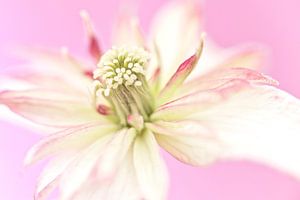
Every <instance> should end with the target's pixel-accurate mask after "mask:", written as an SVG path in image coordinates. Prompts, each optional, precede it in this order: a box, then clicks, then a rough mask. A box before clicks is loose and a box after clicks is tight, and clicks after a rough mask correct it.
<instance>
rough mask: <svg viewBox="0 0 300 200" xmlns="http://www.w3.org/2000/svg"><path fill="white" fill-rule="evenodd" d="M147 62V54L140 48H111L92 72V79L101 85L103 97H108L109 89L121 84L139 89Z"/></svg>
mask: <svg viewBox="0 0 300 200" xmlns="http://www.w3.org/2000/svg"><path fill="white" fill-rule="evenodd" d="M148 60H149V54H148V53H147V52H146V51H145V50H144V49H142V48H138V47H130V48H126V47H120V48H117V47H113V48H112V49H111V50H109V51H107V52H106V53H105V54H104V55H103V56H102V58H101V60H100V63H99V64H98V66H99V69H96V70H95V71H94V79H99V80H101V82H102V83H103V88H102V91H103V95H104V96H109V94H110V90H111V89H117V88H118V87H119V86H120V85H122V84H124V85H125V86H131V85H132V86H136V87H139V86H141V85H142V80H141V79H142V78H144V72H145V64H146V63H147V61H148ZM97 94H99V93H97Z"/></svg>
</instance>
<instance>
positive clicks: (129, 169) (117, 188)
mask: <svg viewBox="0 0 300 200" xmlns="http://www.w3.org/2000/svg"><path fill="white" fill-rule="evenodd" d="M132 155H133V153H132V148H131V149H130V150H129V151H128V152H127V154H126V156H125V157H124V159H123V160H122V162H121V163H120V164H119V165H118V166H117V170H116V172H115V174H114V176H112V177H111V178H108V179H105V180H103V179H100V180H99V179H97V177H96V178H95V177H91V178H90V179H89V182H88V183H86V184H85V185H84V186H83V187H81V189H80V190H78V192H77V193H76V194H75V195H74V196H73V197H72V198H71V199H72V200H87V199H89V200H99V199H110V200H128V199H130V200H141V199H145V198H143V196H142V195H141V192H140V189H139V185H138V183H137V177H136V173H135V169H134V165H133V157H132ZM99 186H100V187H99Z"/></svg>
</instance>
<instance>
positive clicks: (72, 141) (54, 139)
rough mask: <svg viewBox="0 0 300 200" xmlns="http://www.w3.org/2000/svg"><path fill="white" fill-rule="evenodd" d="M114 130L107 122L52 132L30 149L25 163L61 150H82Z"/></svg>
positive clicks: (30, 162) (33, 161) (27, 163)
mask: <svg viewBox="0 0 300 200" xmlns="http://www.w3.org/2000/svg"><path fill="white" fill-rule="evenodd" d="M114 130H115V127H114V126H112V125H108V124H105V123H89V124H85V125H80V126H74V127H73V128H69V129H66V130H63V131H60V132H58V133H55V134H52V135H50V136H48V137H46V138H44V139H43V140H41V141H40V142H38V143H37V144H36V145H34V146H33V147H32V148H31V149H30V151H29V152H28V153H27V156H26V158H25V164H26V165H29V164H32V163H35V162H37V161H39V160H41V159H44V158H46V157H48V156H50V155H55V154H57V153H59V152H67V151H71V150H72V149H73V150H74V149H77V150H78V149H79V150H80V149H82V148H83V147H86V146H87V145H89V144H91V143H92V142H93V141H95V140H96V139H99V138H101V137H102V136H103V135H105V134H107V133H110V132H113V131H114Z"/></svg>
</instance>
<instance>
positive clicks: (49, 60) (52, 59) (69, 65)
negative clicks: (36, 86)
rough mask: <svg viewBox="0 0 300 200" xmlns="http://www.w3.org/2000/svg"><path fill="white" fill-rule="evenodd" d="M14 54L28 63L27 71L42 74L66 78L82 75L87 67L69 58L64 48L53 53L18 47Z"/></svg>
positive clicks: (71, 57)
mask: <svg viewBox="0 0 300 200" xmlns="http://www.w3.org/2000/svg"><path fill="white" fill-rule="evenodd" d="M14 53H15V54H16V56H17V57H19V58H21V59H24V60H25V61H29V62H30V65H28V66H27V67H28V68H29V69H35V70H38V71H39V72H40V73H44V74H59V75H65V77H66V78H67V77H68V76H70V75H71V74H72V76H78V75H83V74H84V72H85V71H86V69H87V67H88V66H89V65H87V64H86V63H83V62H82V61H79V60H77V59H76V58H74V57H73V56H71V55H70V54H69V52H68V50H67V49H65V48H62V50H61V51H54V50H49V49H42V48H37V47H19V48H18V49H16V50H15V51H14ZM66 75H68V76H66Z"/></svg>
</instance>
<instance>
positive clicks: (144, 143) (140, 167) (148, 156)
mask: <svg viewBox="0 0 300 200" xmlns="http://www.w3.org/2000/svg"><path fill="white" fill-rule="evenodd" d="M133 151H134V152H133V158H134V167H135V170H136V173H137V179H138V183H139V185H140V188H141V191H142V194H143V197H144V199H149V200H163V199H165V198H166V192H167V187H168V177H167V175H168V173H167V170H166V167H165V164H164V161H163V160H162V158H161V156H160V152H159V148H158V145H157V142H156V140H155V137H154V135H153V133H152V132H150V131H149V130H146V131H145V132H144V133H142V135H139V136H138V137H137V138H136V141H135V144H134V149H133Z"/></svg>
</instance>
